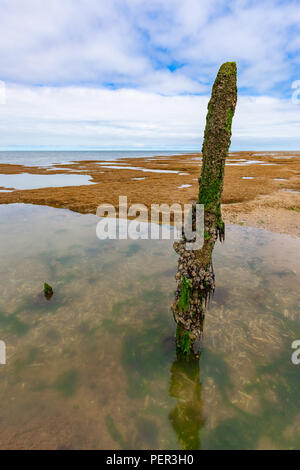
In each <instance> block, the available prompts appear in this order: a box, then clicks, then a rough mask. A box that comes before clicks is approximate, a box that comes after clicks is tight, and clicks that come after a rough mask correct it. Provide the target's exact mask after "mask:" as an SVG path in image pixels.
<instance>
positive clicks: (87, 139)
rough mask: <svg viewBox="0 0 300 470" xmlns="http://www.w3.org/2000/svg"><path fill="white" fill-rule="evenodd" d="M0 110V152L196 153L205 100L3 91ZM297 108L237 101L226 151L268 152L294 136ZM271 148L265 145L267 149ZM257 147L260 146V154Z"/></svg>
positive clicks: (70, 90)
mask: <svg viewBox="0 0 300 470" xmlns="http://www.w3.org/2000/svg"><path fill="white" fill-rule="evenodd" d="M6 95H7V102H6V105H5V106H1V107H0V142H1V147H2V148H3V147H8V146H18V145H21V146H24V145H25V146H26V145H35V146H41V145H42V146H48V147H59V146H69V147H76V146H96V147H111V148H113V147H134V146H141V147H142V146H146V147H147V146H148V147H156V148H159V147H160V148H163V147H169V148H176V147H180V146H184V147H186V148H192V147H194V148H198V149H199V150H200V148H201V141H202V136H203V131H204V125H205V116H206V107H207V102H208V99H209V96H208V95H207V96H195V95H194V96H193V95H186V96H162V95H160V94H155V93H150V92H145V91H138V90H130V89H122V90H107V89H104V88H102V89H96V88H84V87H66V88H61V87H60V88H53V87H24V86H9V87H7V93H6ZM299 113H300V105H299V106H297V105H294V104H292V102H291V100H280V99H276V98H272V97H268V96H260V97H241V98H240V99H239V102H238V107H237V112H236V116H235V118H234V124H233V136H234V137H233V146H234V147H238V148H240V147H245V146H246V147H247V146H248V147H249V148H255V147H256V148H259V146H263V145H264V144H266V143H268V145H269V146H270V145H271V147H273V148H275V147H276V146H279V147H280V146H281V144H282V143H283V142H285V143H286V144H287V143H288V142H289V141H290V142H295V141H297V139H298V136H299ZM270 143H271V144H270ZM261 148H262V147H261Z"/></svg>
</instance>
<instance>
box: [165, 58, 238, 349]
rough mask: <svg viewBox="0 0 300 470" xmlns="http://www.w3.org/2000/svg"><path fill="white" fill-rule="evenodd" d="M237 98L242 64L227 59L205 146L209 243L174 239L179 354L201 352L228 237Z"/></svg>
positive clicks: (202, 187)
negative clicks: (226, 188) (197, 245)
mask: <svg viewBox="0 0 300 470" xmlns="http://www.w3.org/2000/svg"><path fill="white" fill-rule="evenodd" d="M236 101H237V86H236V64H235V62H226V63H225V64H223V65H222V66H221V67H220V70H219V72H218V75H217V78H216V80H215V83H214V85H213V89H212V94H211V99H210V101H209V103H208V112H207V117H206V127H205V132H204V141H203V147H202V158H203V161H202V172H201V178H200V180H199V183H200V184H199V197H198V203H199V204H203V205H204V244H203V247H202V248H201V250H194V251H192V250H187V249H186V240H185V238H184V236H183V239H182V240H180V241H179V242H175V243H174V249H175V251H176V252H177V253H178V254H179V261H178V272H177V274H176V281H177V290H176V296H175V302H174V304H173V305H172V311H173V315H174V319H175V321H176V323H177V333H176V345H177V352H178V354H179V356H184V357H189V358H197V357H199V351H200V344H201V336H202V331H203V322H204V316H205V307H206V303H207V300H208V299H209V297H210V295H211V293H212V292H213V291H214V288H215V279H214V272H213V266H212V252H213V249H214V245H215V242H216V240H217V238H218V237H219V238H220V239H221V240H222V239H223V238H224V231H225V227H224V223H223V221H222V217H221V197H222V191H223V180H224V169H225V159H226V156H227V155H228V150H229V146H230V139H231V124H232V118H233V115H234V111H235V106H236Z"/></svg>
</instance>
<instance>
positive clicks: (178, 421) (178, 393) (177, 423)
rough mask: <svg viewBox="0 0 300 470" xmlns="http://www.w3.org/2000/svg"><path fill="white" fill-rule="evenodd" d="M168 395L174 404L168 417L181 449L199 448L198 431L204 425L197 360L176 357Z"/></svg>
mask: <svg viewBox="0 0 300 470" xmlns="http://www.w3.org/2000/svg"><path fill="white" fill-rule="evenodd" d="M170 396H171V397H174V398H176V400H177V402H176V406H175V407H174V408H173V409H172V410H171V412H170V414H169V419H170V421H171V423H172V426H173V429H174V431H175V432H176V434H177V438H178V442H179V445H180V447H181V448H182V449H185V450H193V449H195V450H196V449H199V448H200V436H199V431H200V429H201V427H202V426H203V425H204V418H203V411H202V410H203V404H202V400H201V383H200V370H199V361H198V360H193V361H188V362H187V361H186V360H185V359H183V358H180V357H178V358H177V360H176V361H175V362H174V363H173V365H172V367H171V385H170Z"/></svg>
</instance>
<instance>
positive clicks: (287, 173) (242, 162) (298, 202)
mask: <svg viewBox="0 0 300 470" xmlns="http://www.w3.org/2000/svg"><path fill="white" fill-rule="evenodd" d="M291 156H293V158H290V157H291ZM200 157H201V155H200V154H197V153H194V154H187V155H176V156H172V157H169V156H168V157H166V156H159V155H158V156H155V157H147V158H122V159H119V160H115V161H113V162H112V161H100V160H99V161H80V162H74V163H69V164H61V165H54V166H50V167H48V168H40V167H34V166H28V167H26V166H22V165H9V164H0V174H2V175H3V174H6V175H9V174H22V173H29V174H36V175H56V174H77V175H79V174H83V175H90V176H91V181H92V182H93V183H94V184H90V185H88V186H71V187H62V188H60V187H58V188H40V189H28V190H14V191H11V192H2V191H6V190H7V189H8V188H4V187H0V204H9V203H25V204H39V205H48V206H52V207H60V208H68V209H70V210H73V211H76V212H80V213H96V211H97V207H98V206H99V205H100V204H103V203H109V204H113V205H114V206H116V207H117V206H118V200H119V196H120V195H122V196H127V197H128V203H129V204H133V203H143V204H146V205H147V206H148V207H149V206H150V205H151V204H162V203H167V204H172V203H175V202H176V203H182V204H183V203H189V202H191V201H195V200H196V198H197V193H198V177H199V176H200V172H201V158H200ZM10 189H13V188H10ZM299 191H300V152H233V153H231V154H230V155H229V157H228V159H227V162H226V171H225V186H224V194H223V199H222V211H223V217H224V220H225V222H227V223H232V224H241V225H248V226H253V227H259V228H265V229H268V230H272V231H275V232H279V233H288V234H290V235H294V236H300V192H299Z"/></svg>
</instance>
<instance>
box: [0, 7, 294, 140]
mask: <svg viewBox="0 0 300 470" xmlns="http://www.w3.org/2000/svg"><path fill="white" fill-rule="evenodd" d="M299 32H300V4H299V1H298V0H285V1H284V2H282V1H279V0H164V1H161V0H151V1H149V0H64V1H63V2H62V1H61V0H51V1H49V2H45V1H44V0H26V2H24V1H23V0H1V2H0V35H1V41H0V80H3V81H5V82H6V86H7V89H8V98H7V99H8V101H9V102H8V104H7V105H6V106H1V107H0V126H1V128H0V137H1V142H0V143H1V144H2V145H25V144H28V145H51V144H53V145H73V144H74V145H91V146H92V145H97V146H101V145H103V146H112V145H115V144H116V142H117V143H118V145H120V146H122V145H126V146H134V145H146V146H149V145H151V146H161V145H171V146H177V145H186V146H193V145H197V146H198V145H199V146H200V145H201V137H202V131H203V128H201V124H200V123H201V122H202V127H203V125H204V120H205V103H206V102H207V99H208V94H209V92H210V88H211V84H212V81H213V79H214V77H215V75H216V73H217V70H218V67H219V66H220V64H221V63H222V62H223V61H226V60H236V61H237V63H238V74H239V77H238V78H239V80H238V84H239V112H238V115H237V117H236V119H235V124H234V129H235V133H234V139H233V142H236V143H237V144H236V145H244V144H245V142H246V140H247V139H248V140H247V142H249V145H250V146H251V144H252V143H253V140H255V139H256V143H257V142H261V140H260V139H263V140H264V141H267V140H268V139H269V140H268V142H269V144H268V145H269V146H272V145H273V142H275V141H276V142H278V141H279V139H281V138H282V139H285V141H286V143H287V144H288V143H289V142H294V144H293V145H296V143H297V142H299V138H298V135H299V132H298V134H297V132H296V131H298V125H297V123H298V122H299V111H300V108H299V107H297V106H292V105H291V103H290V102H289V101H288V100H287V101H285V100H284V99H280V97H285V96H286V92H287V90H289V89H290V87H291V84H292V82H293V81H294V80H296V79H300V72H299V59H300V55H299V47H298V45H299V37H300V34H299ZM297 74H298V75H297ZM14 84H18V85H19V86H17V85H14ZM33 85H35V87H34V86H33ZM40 85H43V86H40ZM91 87H92V88H91ZM115 87H117V88H121V89H119V90H113V88H115ZM199 94H204V95H205V96H197V95H199ZM193 95H194V96H193ZM251 95H253V96H257V97H256V98H251V97H250V96H251ZM272 96H273V98H272ZM275 97H276V98H275ZM253 100H254V101H253ZM272 100H274V101H272ZM245 110H247V112H246V111H245ZM258 123H259V125H258ZM297 139H298V140H297ZM245 145H246V144H245ZM298 146H299V147H300V145H298Z"/></svg>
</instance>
